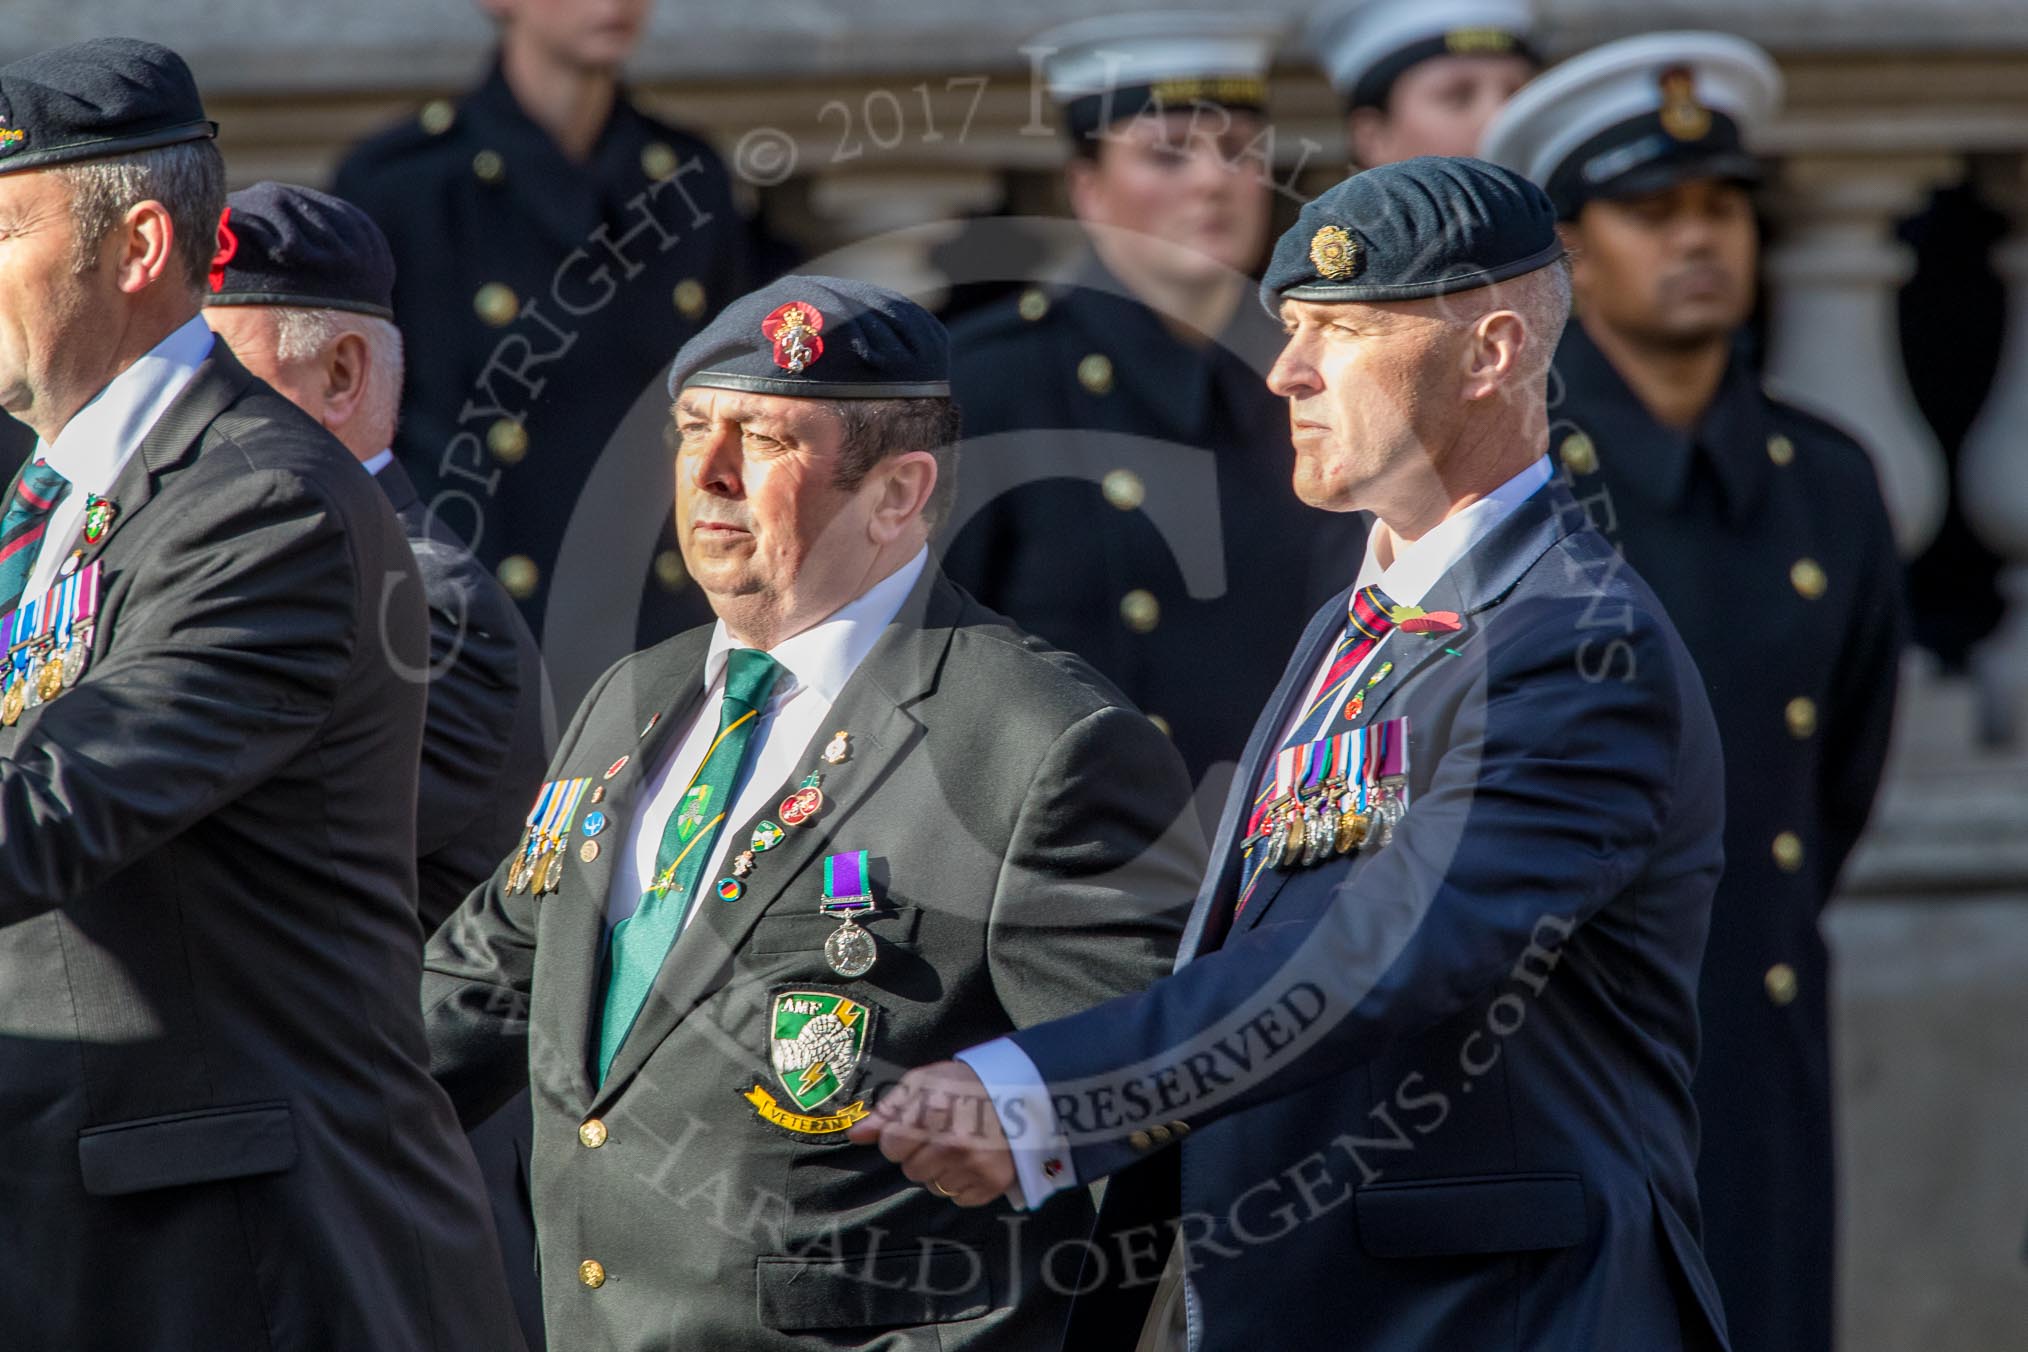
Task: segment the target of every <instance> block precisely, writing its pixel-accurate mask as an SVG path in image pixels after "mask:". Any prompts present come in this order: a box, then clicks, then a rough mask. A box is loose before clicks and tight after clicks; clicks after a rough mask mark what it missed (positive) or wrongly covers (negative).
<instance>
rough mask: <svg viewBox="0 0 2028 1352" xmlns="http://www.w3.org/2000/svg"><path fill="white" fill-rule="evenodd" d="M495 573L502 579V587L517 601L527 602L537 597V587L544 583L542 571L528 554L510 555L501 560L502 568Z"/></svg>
mask: <svg viewBox="0 0 2028 1352" xmlns="http://www.w3.org/2000/svg"><path fill="white" fill-rule="evenodd" d="M494 572H495V574H497V575H498V577H499V579H500V585H501V586H503V587H505V588H506V589H507V594H508V595H509V596H511V597H513V598H514V599H515V600H517V601H526V600H527V599H528V598H529V597H531V596H533V595H535V588H536V585H537V584H538V583H540V582H541V581H542V570H541V569H540V568H537V567H536V566H535V560H534V559H531V558H529V557H528V556H527V555H526V554H509V555H508V556H507V557H506V558H504V559H502V560H500V566H499V567H498V568H496V569H495V570H494Z"/></svg>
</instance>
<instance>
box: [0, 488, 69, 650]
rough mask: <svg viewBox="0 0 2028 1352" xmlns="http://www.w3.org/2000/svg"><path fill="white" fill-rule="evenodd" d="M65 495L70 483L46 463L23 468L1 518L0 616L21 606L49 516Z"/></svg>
mask: <svg viewBox="0 0 2028 1352" xmlns="http://www.w3.org/2000/svg"><path fill="white" fill-rule="evenodd" d="M68 492H70V480H68V479H66V478H64V477H63V476H62V475H61V474H58V473H57V472H56V471H55V470H53V469H51V468H50V466H49V462H48V461H47V460H37V461H36V462H35V463H34V464H31V465H24V466H22V468H21V477H20V478H18V479H16V480H15V481H14V496H13V497H12V498H11V499H10V500H9V501H8V503H7V514H6V515H5V516H0V615H4V614H6V613H8V612H10V611H12V610H13V609H14V608H15V607H16V606H18V605H20V604H21V594H22V593H23V592H25V591H26V590H28V575H29V574H30V573H32V572H34V571H35V560H36V558H37V557H38V556H39V555H40V554H41V553H42V537H43V534H44V533H45V532H46V531H47V530H48V529H49V514H50V513H51V512H53V511H55V510H56V504H58V503H59V502H62V501H63V498H64V495H65V494H66V493H68Z"/></svg>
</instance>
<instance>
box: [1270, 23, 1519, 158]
mask: <svg viewBox="0 0 2028 1352" xmlns="http://www.w3.org/2000/svg"><path fill="white" fill-rule="evenodd" d="M1535 24H1536V20H1535V6H1534V4H1533V3H1532V2H1531V0H1335V3H1332V4H1327V5H1322V6H1319V7H1318V9H1317V10H1316V12H1315V13H1314V14H1313V15H1312V17H1311V19H1310V22H1309V23H1308V24H1307V25H1306V26H1305V28H1304V30H1303V46H1304V47H1305V48H1306V49H1308V50H1309V51H1310V53H1311V54H1312V55H1314V56H1315V57H1316V59H1317V63H1318V64H1319V65H1321V66H1322V67H1323V68H1324V74H1325V76H1327V77H1328V78H1329V79H1330V81H1331V87H1332V88H1333V89H1335V90H1337V91H1338V95H1339V97H1340V98H1342V99H1344V100H1345V143H1346V148H1347V149H1348V150H1350V152H1351V155H1352V160H1353V163H1355V164H1357V165H1359V166H1360V167H1361V168H1364V169H1371V168H1372V167H1373V166H1374V165H1376V164H1396V163H1399V162H1400V161H1402V160H1409V159H1414V158H1415V157H1416V156H1417V155H1469V154H1471V153H1472V152H1473V151H1474V150H1475V149H1476V148H1477V147H1478V144H1479V138H1480V136H1481V135H1482V134H1484V132H1485V130H1486V124H1487V123H1488V122H1490V121H1492V119H1493V115H1494V114H1495V113H1497V112H1499V111H1500V108H1501V106H1502V105H1503V104H1505V103H1506V102H1507V100H1508V99H1510V98H1512V97H1513V96H1514V91H1515V90H1517V89H1519V88H1520V87H1521V86H1522V85H1524V84H1526V83H1527V82H1528V79H1529V77H1530V76H1532V75H1534V74H1535V72H1536V71H1537V70H1538V69H1540V66H1541V62H1540V59H1539V58H1538V57H1537V56H1536V54H1535V48H1534V46H1533V40H1534V34H1535Z"/></svg>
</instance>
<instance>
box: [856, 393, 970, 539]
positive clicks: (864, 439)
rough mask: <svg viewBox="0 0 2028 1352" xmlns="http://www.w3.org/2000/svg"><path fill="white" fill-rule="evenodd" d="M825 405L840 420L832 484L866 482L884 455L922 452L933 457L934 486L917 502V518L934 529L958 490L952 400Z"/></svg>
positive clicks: (956, 420)
mask: <svg viewBox="0 0 2028 1352" xmlns="http://www.w3.org/2000/svg"><path fill="white" fill-rule="evenodd" d="M831 408H832V410H833V411H834V412H836V413H837V415H838V421H839V422H840V423H841V424H843V428H844V432H843V436H842V437H841V438H840V441H839V446H838V475H837V483H838V487H840V488H843V489H846V490H848V491H849V490H851V489H854V488H857V487H859V485H860V484H862V483H864V482H866V476H867V475H869V474H871V473H872V472H873V468H874V466H876V465H878V464H879V463H880V462H881V461H883V460H885V459H887V458H888V457H890V456H896V455H904V454H907V453H908V452H910V451H928V452H929V453H930V456H931V458H932V459H934V460H935V461H936V462H937V483H936V487H935V488H933V489H931V490H930V497H929V501H928V502H927V503H925V504H923V509H922V517H923V521H924V522H925V523H926V524H927V525H928V526H929V528H930V529H931V530H932V531H934V530H936V528H937V527H938V526H939V525H941V524H942V523H943V519H944V518H945V517H946V516H948V515H949V514H950V510H951V503H952V501H953V500H955V499H956V497H957V493H958V433H959V430H960V428H961V426H962V422H961V419H960V418H959V415H958V406H957V404H956V403H955V402H954V401H952V400H950V399H948V398H939V397H925V398H914V399H839V400H836V401H834V402H833V403H832V405H831Z"/></svg>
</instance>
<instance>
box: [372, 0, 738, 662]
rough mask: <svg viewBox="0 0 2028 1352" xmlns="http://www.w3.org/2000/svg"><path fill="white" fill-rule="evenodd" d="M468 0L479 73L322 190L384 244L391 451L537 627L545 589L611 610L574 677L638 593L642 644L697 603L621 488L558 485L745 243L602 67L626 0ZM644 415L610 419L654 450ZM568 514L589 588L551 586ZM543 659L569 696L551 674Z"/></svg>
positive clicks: (632, 399)
mask: <svg viewBox="0 0 2028 1352" xmlns="http://www.w3.org/2000/svg"><path fill="white" fill-rule="evenodd" d="M485 5H486V8H487V10H488V11H489V12H490V13H492V14H493V15H494V16H495V17H496V18H497V19H498V20H499V22H500V50H499V56H498V59H497V61H496V63H495V65H494V67H493V69H492V71H491V73H490V74H488V75H487V77H486V79H485V81H484V82H483V83H482V84H480V86H479V87H478V88H477V89H475V90H472V91H471V92H469V93H467V94H466V95H465V96H464V97H462V98H460V99H458V100H456V101H454V102H453V101H439V102H434V103H431V104H428V105H427V106H425V107H424V108H423V109H422V111H421V114H420V115H419V116H417V117H415V118H413V119H411V120H409V121H408V122H405V123H403V124H401V125H399V126H396V127H393V128H391V129H389V130H387V131H384V132H382V133H381V134H379V135H377V136H375V137H373V138H372V139H371V140H369V141H367V142H366V143H365V144H363V145H361V146H359V147H357V148H356V149H354V150H353V151H352V152H351V153H350V154H349V155H348V156H347V157H346V159H345V161H344V162H343V164H342V165H341V166H340V167H339V170H338V175H337V182H336V191H337V193H338V195H339V196H341V197H344V198H346V199H347V200H349V201H352V202H355V203H357V204H359V205H360V206H362V207H364V208H365V209H366V211H367V213H368V214H369V215H371V216H372V217H373V218H374V220H375V221H376V222H377V223H378V224H379V225H380V227H381V229H382V230H383V231H384V232H385V233H386V235H387V237H388V241H389V243H390V244H391V245H392V246H393V249H394V256H395V263H396V273H397V280H396V285H395V300H394V308H395V317H396V319H397V321H398V322H399V323H400V325H401V329H402V335H403V337H404V338H405V339H406V342H407V349H408V392H407V396H406V398H405V400H404V402H403V408H402V420H401V430H400V433H399V435H398V437H397V439H396V442H395V453H396V455H397V456H398V457H399V458H400V459H401V461H402V463H403V464H404V465H405V466H406V467H407V468H408V470H409V472H410V473H411V475H412V476H413V477H414V479H415V480H416V482H417V485H418V487H419V489H420V491H421V493H422V496H423V498H424V500H425V501H426V502H429V503H431V504H432V505H433V506H434V507H435V510H436V513H437V515H438V517H439V518H440V519H441V520H443V521H444V522H445V523H447V524H448V525H450V526H451V527H452V528H453V529H455V530H456V531H457V532H458V533H459V535H460V536H461V537H462V538H464V539H465V540H466V541H467V543H469V545H470V546H471V548H472V550H473V552H474V553H476V554H477V555H478V557H479V558H480V559H481V560H482V561H484V562H485V564H486V565H487V566H488V567H489V568H492V569H494V570H495V571H496V572H497V573H498V576H499V578H500V581H501V582H502V584H503V585H505V586H506V587H507V589H508V591H509V592H510V593H511V594H512V595H513V596H514V597H515V598H516V599H517V600H518V601H519V602H520V603H521V605H522V609H523V613H524V615H525V616H526V617H527V619H528V622H529V624H530V625H531V627H533V628H534V629H535V631H536V632H537V633H538V634H539V635H543V637H544V639H545V642H548V641H550V640H551V635H549V634H548V633H547V632H546V630H547V628H548V617H549V616H550V614H551V613H552V607H561V608H565V609H582V608H583V607H587V606H596V607H602V608H605V609H607V610H609V611H610V612H611V618H610V620H609V621H608V622H607V623H606V624H605V625H604V626H603V628H602V629H601V630H600V632H601V633H605V634H609V635H612V636H613V640H614V642H615V643H616V646H615V647H614V650H613V651H612V652H611V653H606V654H594V655H587V656H586V657H585V660H584V665H586V666H588V669H589V672H590V674H592V675H596V674H597V672H598V671H599V670H600V669H602V668H603V667H604V665H605V664H606V662H607V661H609V660H610V659H611V658H612V657H615V656H618V654H619V652H621V651H626V650H628V649H631V648H632V647H633V646H634V642H633V639H634V636H635V628H636V624H635V613H636V607H637V603H638V604H639V605H640V607H641V609H640V613H639V623H638V627H639V629H640V631H641V632H642V633H643V634H646V635H648V636H649V637H651V638H654V639H660V638H663V637H666V636H667V635H669V634H671V633H674V632H676V631H677V630H679V629H682V628H687V627H689V626H690V625H692V624H695V623H698V622H700V621H701V620H704V619H707V618H709V611H708V609H707V608H705V607H704V605H703V603H702V601H701V600H700V599H698V598H697V597H696V596H695V589H694V588H692V587H690V586H689V585H688V581H687V578H686V577H685V575H684V573H683V569H682V559H681V556H680V555H678V554H676V553H675V552H674V543H673V539H672V538H666V533H667V522H666V521H665V520H664V519H663V518H664V517H666V515H667V514H666V513H664V512H661V511H659V510H649V508H648V504H646V503H643V504H641V508H640V510H639V511H637V512H635V513H633V514H632V515H628V514H627V513H626V512H625V507H626V506H628V505H631V503H632V497H633V495H626V494H604V495H600V496H599V500H598V501H596V502H592V501H587V502H586V503H584V504H580V502H579V498H580V493H581V491H582V490H583V489H584V488H585V487H586V480H587V479H588V477H589V476H591V474H592V472H593V467H594V466H595V465H596V464H597V463H598V462H599V459H600V455H601V453H602V452H603V451H604V450H605V448H606V446H607V444H608V442H609V440H613V439H614V438H615V434H616V432H618V431H619V429H620V428H621V426H622V424H623V421H624V420H625V416H626V414H627V413H628V411H629V410H630V409H632V408H633V407H634V405H635V404H636V402H637V401H638V400H640V399H641V396H642V395H643V394H644V392H649V391H651V390H652V391H654V392H655V393H654V394H653V396H652V398H651V399H650V400H649V402H650V403H655V404H658V405H659V403H660V401H661V396H660V394H659V388H660V387H659V384H658V382H659V379H660V373H661V372H662V370H663V369H664V368H665V367H666V366H667V365H668V361H669V354H670V353H671V352H674V351H675V350H676V349H677V348H678V347H680V346H682V344H683V342H684V340H685V339H687V338H688V337H690V335H691V334H693V333H695V332H696V331H697V330H698V328H699V327H701V326H702V325H703V323H704V322H705V321H706V320H707V319H709V318H710V317H711V316H712V315H713V314H714V313H716V312H717V310H718V308H719V307H720V306H722V305H723V304H725V302H726V301H728V300H730V299H731V298H732V297H734V296H737V295H740V294H742V293H744V292H745V291H747V290H749V289H750V288H751V286H752V284H753V283H754V281H755V280H756V278H755V273H756V271H757V270H758V267H759V264H758V263H757V261H756V248H757V245H756V243H755V238H756V237H755V234H754V231H753V227H752V226H751V224H750V223H749V222H748V221H746V220H745V219H744V218H743V217H742V216H741V214H740V212H739V210H738V209H737V208H736V206H735V205H734V202H733V196H732V183H731V178H730V176H729V175H728V173H727V171H726V168H725V166H724V164H723V163H722V162H721V161H720V160H719V158H718V156H717V155H716V154H714V153H713V151H712V149H711V148H710V147H709V146H707V145H706V144H705V143H704V142H703V141H702V140H700V139H698V138H697V137H696V136H693V135H691V134H689V133H687V132H684V131H681V130H679V129H677V128H675V127H671V126H669V125H667V124H665V123H663V122H660V121H658V120H656V119H655V118H652V117H650V116H648V115H647V114H646V113H644V112H642V111H641V110H640V109H638V108H637V107H635V105H634V104H633V103H632V102H630V101H629V99H628V97H627V95H626V92H625V90H624V89H622V88H621V86H620V84H619V67H620V64H621V62H622V61H623V60H624V59H625V57H626V55H627V53H628V51H629V50H630V49H631V48H632V47H633V45H634V43H635V41H636V40H637V38H638V37H639V34H640V30H641V28H642V27H643V26H644V23H645V19H646V13H647V10H648V5H647V3H646V0H634V2H633V3H630V4H627V5H623V6H619V7H618V8H619V9H620V10H622V11H624V12H623V13H622V14H621V15H620V16H619V17H618V18H617V19H615V18H613V17H612V16H611V15H610V14H608V13H606V11H607V10H610V9H612V8H614V7H611V6H603V7H600V13H597V14H594V13H591V12H590V7H588V6H569V5H556V4H549V3H536V0H485ZM660 414H661V409H660V408H659V407H657V408H656V409H655V411H654V413H653V414H652V415H650V416H648V417H647V418H646V419H645V421H643V422H642V423H640V424H638V425H635V424H629V430H630V431H633V432H635V433H637V435H638V436H641V437H645V439H646V440H645V444H644V445H643V446H642V447H641V449H642V450H643V458H644V460H645V462H646V463H651V464H657V465H659V464H660V463H662V451H661V448H660V442H659V440H658V438H659V435H660V432H659V427H660V422H661V418H660ZM622 440H623V441H625V438H624V437H622ZM625 444H627V445H630V446H631V445H633V442H632V441H625ZM657 487H658V488H659V487H662V486H661V485H657ZM594 492H596V490H594ZM574 510H583V511H588V512H589V511H598V512H601V513H602V514H603V515H602V516H601V517H600V520H599V522H598V525H599V527H600V535H601V539H602V541H603V542H605V544H606V548H605V550H604V552H603V553H602V555H601V558H600V566H599V569H598V573H597V577H598V583H597V586H596V587H573V586H566V587H565V588H564V589H563V590H564V591H565V592H567V593H569V594H567V595H563V596H561V597H559V596H557V595H556V591H557V589H556V588H555V586H554V585H553V584H554V583H555V580H556V579H555V573H556V566H557V561H558V555H559V552H560V551H561V549H562V546H563V540H564V535H565V531H566V528H567V526H568V525H569V523H570V522H571V520H572V514H573V511H574ZM658 532H659V533H660V535H658ZM658 539H659V543H658ZM579 593H584V594H579ZM554 674H555V676H556V679H557V680H558V682H559V695H560V697H563V698H574V694H573V693H572V692H571V691H570V690H569V689H568V688H567V687H568V683H569V680H570V673H569V672H567V671H557V672H555V673H554Z"/></svg>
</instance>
